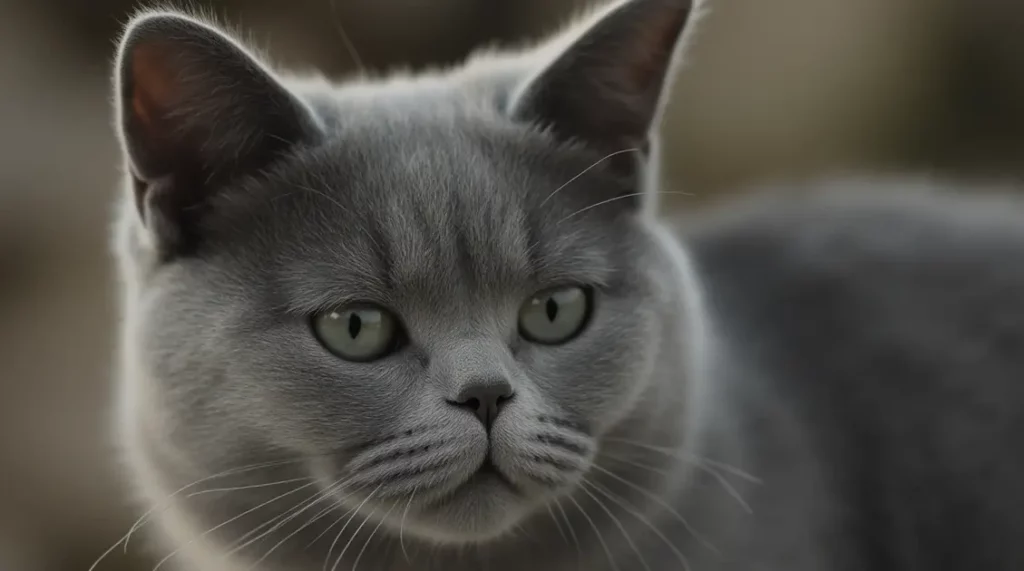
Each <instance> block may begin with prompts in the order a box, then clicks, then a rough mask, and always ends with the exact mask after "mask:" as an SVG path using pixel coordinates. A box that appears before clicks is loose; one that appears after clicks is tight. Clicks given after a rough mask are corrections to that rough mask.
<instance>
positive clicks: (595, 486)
mask: <svg viewBox="0 0 1024 571" xmlns="http://www.w3.org/2000/svg"><path fill="white" fill-rule="evenodd" d="M582 484H583V485H584V486H590V487H591V488H593V489H594V490H596V491H597V492H599V493H600V494H602V495H603V496H605V497H606V498H608V499H609V500H611V501H612V502H614V503H615V504H616V505H618V506H619V507H620V508H622V509H623V510H625V511H626V513H628V514H630V515H632V516H633V517H635V518H636V519H637V520H639V521H640V522H641V523H643V524H644V525H646V526H647V527H649V528H650V529H651V531H653V532H654V534H655V535H657V536H658V538H659V539H661V541H662V542H664V543H665V545H667V546H668V548H669V549H671V550H672V552H673V553H675V555H676V557H677V558H679V563H680V564H681V565H682V566H683V569H684V571H690V562H689V560H688V559H687V558H686V556H685V555H683V553H682V552H681V551H679V548H677V547H676V545H675V544H674V543H672V542H671V541H669V539H668V538H667V537H665V534H664V533H662V531H661V530H660V529H658V527H657V526H656V525H654V524H653V523H651V521H650V520H649V519H647V518H646V517H644V516H643V515H642V514H640V512H638V511H636V510H634V509H633V508H631V507H630V506H629V505H628V503H627V502H626V500H625V499H623V498H621V497H616V495H615V494H613V493H612V492H611V491H610V490H608V489H606V488H605V487H604V486H601V485H600V484H598V483H596V482H590V481H583V482H582Z"/></svg>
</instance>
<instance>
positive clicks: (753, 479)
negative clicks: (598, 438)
mask: <svg viewBox="0 0 1024 571" xmlns="http://www.w3.org/2000/svg"><path fill="white" fill-rule="evenodd" d="M604 440H605V441H606V442H618V443H620V444H628V445H630V446H636V447H637V448H642V449H644V450H650V451H651V452H660V453H662V454H664V455H666V456H671V457H674V458H678V459H680V460H686V461H691V462H702V463H705V464H708V465H710V466H713V467H716V468H718V469H721V470H725V471H726V472H728V473H730V474H732V475H733V476H736V477H738V478H743V479H744V480H746V481H748V482H750V483H752V484H763V483H764V482H763V481H762V480H761V478H758V477H757V476H754V475H751V474H749V473H747V472H745V471H743V470H741V469H740V468H737V467H736V466H732V465H730V464H726V463H724V462H719V461H718V460H713V459H711V458H706V457H704V456H697V455H695V454H688V453H686V452H683V451H681V450H675V449H672V448H666V447H664V446H654V445H652V444H645V443H643V442H637V441H635V440H628V439H625V438H615V437H606V438H605V439H604Z"/></svg>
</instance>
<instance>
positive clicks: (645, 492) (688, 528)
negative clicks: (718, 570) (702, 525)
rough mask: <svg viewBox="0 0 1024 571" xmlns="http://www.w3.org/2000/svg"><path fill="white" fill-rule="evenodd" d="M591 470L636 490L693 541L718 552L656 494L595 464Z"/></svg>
mask: <svg viewBox="0 0 1024 571" xmlns="http://www.w3.org/2000/svg"><path fill="white" fill-rule="evenodd" d="M591 468H592V469H594V470H597V471H598V472H601V473H603V474H606V475H608V476H611V477H612V478H614V479H616V480H618V481H619V482H621V483H623V484H625V485H626V486H628V487H630V488H632V489H634V490H636V491H637V492H639V493H641V494H643V495H644V496H645V497H647V499H649V500H651V501H652V502H654V503H656V504H658V505H659V506H661V507H663V508H664V509H665V511H667V512H668V513H670V514H672V515H673V516H674V517H675V518H676V519H678V520H679V523H681V524H683V527H684V528H686V531H687V532H689V533H690V535H692V536H693V538H694V539H696V540H697V541H698V542H699V543H701V544H702V545H704V547H707V548H708V549H710V550H711V551H714V552H715V553H718V552H719V551H718V549H717V548H715V547H714V546H713V545H711V544H710V543H708V542H707V541H706V540H705V539H704V537H703V536H702V535H701V534H699V533H697V531H696V530H694V529H693V527H692V526H690V522H688V521H686V518H684V517H683V516H682V514H680V513H679V512H678V511H676V509H675V508H674V507H672V506H671V505H670V504H669V503H668V502H666V501H665V500H663V499H661V497H660V496H658V494H655V493H654V492H651V491H650V490H648V489H646V488H643V487H641V486H639V485H637V484H635V483H633V482H630V481H629V480H627V479H625V478H623V477H621V476H619V475H618V474H616V473H614V472H612V471H610V470H606V469H605V468H602V467H601V466H598V465H597V464H594V465H592V466H591Z"/></svg>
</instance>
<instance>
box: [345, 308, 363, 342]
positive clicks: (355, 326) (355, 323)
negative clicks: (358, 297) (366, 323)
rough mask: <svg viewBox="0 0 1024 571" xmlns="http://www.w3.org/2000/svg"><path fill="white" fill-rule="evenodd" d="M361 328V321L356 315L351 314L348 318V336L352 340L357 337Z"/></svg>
mask: <svg viewBox="0 0 1024 571" xmlns="http://www.w3.org/2000/svg"><path fill="white" fill-rule="evenodd" d="M362 328H363V320H362V318H360V317H359V314H358V313H352V314H350V315H349V316H348V334H349V335H351V336H352V338H353V339H355V338H356V337H358V336H359V331H360V330H361V329H362Z"/></svg>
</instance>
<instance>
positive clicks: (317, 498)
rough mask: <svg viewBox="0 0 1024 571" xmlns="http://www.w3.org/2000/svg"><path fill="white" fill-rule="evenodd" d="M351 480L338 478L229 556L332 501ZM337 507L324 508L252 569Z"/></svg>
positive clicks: (273, 548)
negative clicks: (304, 513) (323, 503)
mask: <svg viewBox="0 0 1024 571" xmlns="http://www.w3.org/2000/svg"><path fill="white" fill-rule="evenodd" d="M351 480H352V478H348V479H342V478H338V479H337V480H335V481H334V483H332V484H331V485H329V486H327V487H326V488H324V489H323V491H321V492H320V493H318V494H316V495H314V496H313V497H312V498H310V499H308V500H306V501H305V502H303V503H305V504H306V505H305V507H302V504H299V506H296V507H297V508H301V509H294V508H293V509H292V510H289V511H290V512H292V513H291V514H290V515H289V512H285V514H282V515H284V516H285V518H284V519H283V520H281V521H279V522H278V523H277V524H275V525H274V526H273V527H271V528H270V529H268V530H267V531H265V532H263V533H261V534H260V535H258V536H256V537H254V538H252V539H250V540H249V541H247V542H245V543H244V544H242V545H240V546H238V547H236V548H235V549H233V550H232V551H230V552H229V553H228V555H230V554H231V553H236V552H238V551H240V550H242V549H245V548H246V547H247V546H249V545H251V544H252V543H254V542H256V541H259V540H260V539H262V538H264V537H266V536H268V535H270V534H271V533H274V532H275V531H277V530H278V529H280V528H281V527H282V526H284V525H287V524H288V522H290V521H292V520H294V519H295V518H297V517H299V516H300V515H302V513H303V512H305V511H306V510H308V509H309V508H311V507H313V506H315V505H316V504H318V503H320V502H322V501H324V500H326V499H330V496H331V494H333V493H334V492H335V491H337V490H339V489H341V488H342V487H343V486H344V485H345V484H347V483H348V482H349V481H351ZM336 507H337V504H336V503H334V502H332V503H331V505H329V506H327V507H326V508H324V509H323V510H321V511H320V512H319V513H317V514H316V515H315V516H314V517H313V518H312V519H310V520H309V521H307V522H306V523H305V524H303V525H302V526H301V527H299V528H298V529H297V530H295V531H293V532H292V533H290V534H288V535H287V536H286V537H285V538H284V539H282V540H281V541H279V542H277V543H276V544H275V545H274V546H273V547H271V548H270V549H269V550H268V551H267V552H266V553H264V554H263V556H262V557H260V558H259V559H258V560H257V561H256V562H255V563H253V565H252V566H250V568H252V567H256V566H258V565H259V563H260V562H262V561H263V560H264V559H266V558H267V557H270V554H271V553H273V552H274V551H275V550H277V548H279V547H281V545H283V544H284V543H285V542H286V541H288V540H289V539H291V538H292V537H294V536H295V535H297V534H298V533H299V532H301V531H302V530H303V529H306V528H307V527H309V526H310V525H312V524H313V523H315V522H316V521H318V520H319V519H320V518H322V517H323V516H324V515H326V514H327V513H329V512H330V511H331V510H333V509H335V508H336ZM271 521H273V520H271Z"/></svg>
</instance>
